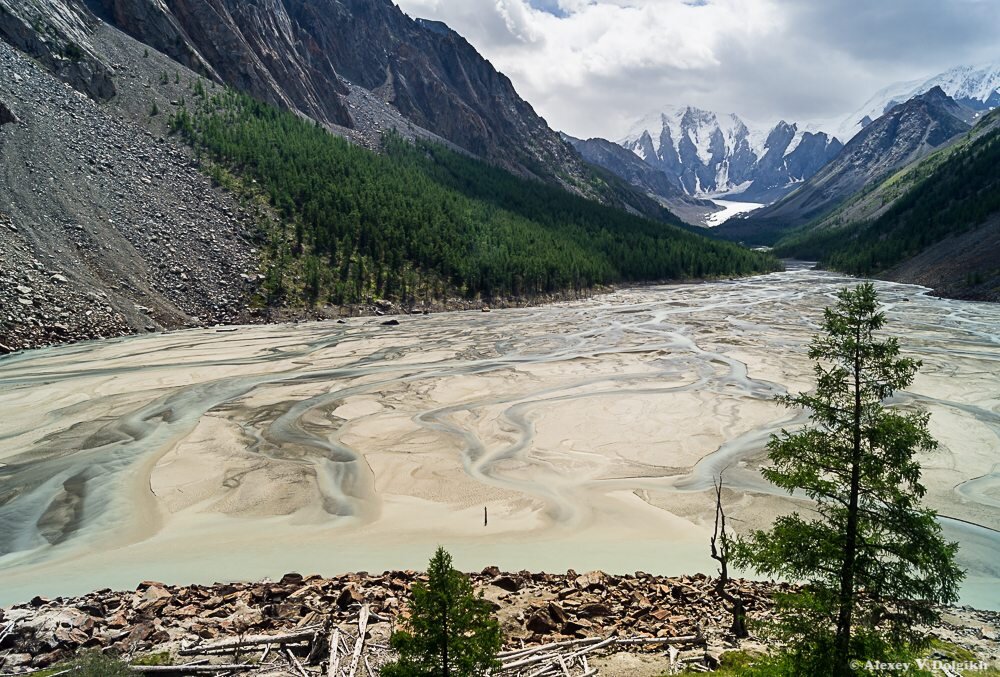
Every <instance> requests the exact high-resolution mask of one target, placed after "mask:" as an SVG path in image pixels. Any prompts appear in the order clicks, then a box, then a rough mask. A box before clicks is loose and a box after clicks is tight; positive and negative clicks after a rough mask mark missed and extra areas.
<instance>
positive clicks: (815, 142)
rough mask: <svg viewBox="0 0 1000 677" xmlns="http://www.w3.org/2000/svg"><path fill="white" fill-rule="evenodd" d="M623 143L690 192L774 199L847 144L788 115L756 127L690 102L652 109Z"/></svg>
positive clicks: (809, 175) (802, 179) (621, 142)
mask: <svg viewBox="0 0 1000 677" xmlns="http://www.w3.org/2000/svg"><path fill="white" fill-rule="evenodd" d="M619 143H620V145H621V146H623V147H624V148H626V149H628V150H630V151H632V152H633V153H634V154H635V155H637V156H638V157H639V158H640V159H642V160H643V161H645V162H646V163H647V164H649V165H650V166H652V167H654V168H655V169H659V170H660V171H662V172H664V173H665V174H666V175H667V177H668V178H670V180H671V182H672V183H673V184H674V185H675V186H677V187H678V188H680V189H681V190H683V191H684V192H685V193H686V194H687V195H692V196H703V195H709V194H719V193H729V194H733V195H734V197H735V195H737V194H738V195H739V198H738V199H740V200H743V201H748V202H773V201H774V200H775V199H777V198H778V197H780V196H782V195H784V194H786V193H788V192H789V191H790V190H792V189H793V188H794V187H795V186H796V185H797V184H799V183H801V182H802V181H804V180H806V179H808V178H810V177H811V176H812V175H813V174H815V173H816V172H817V171H818V170H819V169H820V168H821V167H823V166H824V165H825V164H826V163H827V162H829V161H830V160H831V159H833V157H835V156H836V155H837V153H838V152H839V151H840V149H841V148H842V146H843V144H841V142H840V141H839V140H837V139H835V138H831V137H830V136H829V135H827V134H826V133H824V132H815V133H814V132H809V131H806V130H803V129H800V128H799V127H798V126H797V125H795V124H789V123H786V122H784V121H781V122H779V123H778V124H777V125H775V126H774V127H773V128H771V129H760V128H755V127H753V128H752V127H750V126H748V125H747V124H746V123H745V122H744V121H743V120H741V119H740V118H739V117H737V116H736V115H732V114H729V115H722V114H718V113H714V112H711V111H705V110H700V109H698V108H694V107H691V106H677V107H668V108H666V109H665V110H663V111H657V112H655V113H652V114H650V115H647V116H646V117H645V118H643V119H642V120H640V121H639V122H638V123H636V124H635V125H634V126H633V128H632V130H631V131H630V132H629V133H628V134H627V135H626V136H625V138H624V139H622V140H621V141H620V142H619Z"/></svg>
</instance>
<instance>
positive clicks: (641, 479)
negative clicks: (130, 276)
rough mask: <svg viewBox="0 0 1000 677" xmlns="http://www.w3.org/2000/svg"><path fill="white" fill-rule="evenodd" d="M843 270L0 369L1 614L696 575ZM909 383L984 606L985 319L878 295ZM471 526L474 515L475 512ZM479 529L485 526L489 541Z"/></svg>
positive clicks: (741, 514) (941, 501)
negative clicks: (191, 595) (266, 588)
mask: <svg viewBox="0 0 1000 677" xmlns="http://www.w3.org/2000/svg"><path fill="white" fill-rule="evenodd" d="M853 283H854V281H853V280H852V279H850V278H844V277H839V276H836V275H832V274H829V273H822V272H814V271H809V270H804V269H792V270H790V271H789V272H785V273H777V274H773V275H768V276H762V277H755V278H750V279H745V280H736V281H725V282H714V283H706V284H699V285H684V286H667V287H650V288H642V289H634V290H622V291H618V292H614V293H612V294H608V295H605V296H601V297H600V298H597V299H591V300H587V301H579V302H571V303H561V304H554V305H550V306H545V307H541V308H530V309H513V310H505V311H499V312H493V313H481V312H478V311H476V312H473V313H444V314H439V315H431V316H417V317H412V316H411V317H405V318H400V319H399V322H400V324H399V325H398V326H392V327H387V326H382V322H383V321H384V318H374V319H373V318H357V319H352V320H348V321H347V323H346V324H343V325H341V324H336V323H329V322H323V323H310V324H300V325H268V326H256V327H241V328H231V329H228V330H214V329H203V330H191V331H184V332H177V333H171V334H164V335H155V336H146V337H136V338H125V339H115V340H109V341H104V342H100V343H89V344H78V345H73V346H64V347H58V348H50V349H44V350H39V351H34V352H31V353H25V354H21V355H15V356H8V357H7V358H4V359H3V360H2V361H0V409H2V410H3V411H4V412H5V415H4V417H3V418H2V420H0V464H2V466H0V472H2V473H3V488H4V493H5V501H4V502H3V503H2V505H0V553H3V554H2V556H0V579H2V581H3V585H2V586H0V603H9V602H13V601H18V600H25V599H29V598H31V597H33V596H34V595H37V594H43V595H56V594H79V593H82V592H84V591H87V590H90V589H95V588H100V587H129V586H134V585H135V584H136V583H137V582H139V581H142V580H145V579H150V578H152V579H159V580H163V581H165V582H168V583H169V582H182V581H203V582H208V581H212V580H231V579H246V580H250V579H255V578H259V577H262V576H277V575H280V574H281V573H282V572H283V571H288V570H292V569H298V570H303V569H305V570H309V571H331V570H333V571H350V570H382V569H385V568H408V567H409V568H416V567H419V566H422V565H423V563H424V562H425V561H426V558H427V557H428V555H429V553H430V552H432V551H433V549H434V547H436V546H437V545H439V544H440V545H444V546H446V547H447V548H448V549H449V550H450V551H451V552H452V553H453V554H454V555H455V557H456V563H457V564H458V565H459V566H460V567H462V568H464V569H475V568H480V567H483V566H486V565H493V564H496V565H499V566H501V567H504V568H509V569H521V568H528V569H544V570H550V571H551V570H565V569H567V568H571V567H572V568H576V569H603V570H606V571H619V572H620V571H634V570H636V569H642V570H645V571H651V572H655V573H661V574H676V573H680V572H685V571H697V570H702V571H710V570H712V562H711V560H709V558H708V554H707V551H706V549H707V537H708V530H709V529H710V520H711V517H712V514H713V513H712V511H713V506H714V503H713V498H712V496H711V486H712V479H713V478H714V477H716V476H717V475H718V473H719V472H721V471H723V470H725V482H726V486H727V490H726V492H725V501H726V504H727V512H728V513H729V514H730V515H732V516H733V522H734V524H735V525H736V527H737V528H738V529H740V530H744V529H749V528H753V527H758V526H763V525H764V524H766V523H768V522H770V520H771V519H772V518H773V517H774V516H775V515H777V514H780V513H782V512H784V511H787V510H790V509H793V508H794V507H800V508H801V507H802V504H801V503H798V502H793V501H791V500H789V499H788V498H786V497H784V496H783V495H779V493H778V492H776V491H775V489H774V488H773V487H771V486H769V485H767V484H766V483H764V482H763V480H762V479H761V477H760V475H759V473H758V471H757V470H758V467H759V465H760V464H761V462H762V461H763V458H764V455H763V448H764V444H765V443H766V441H767V439H768V436H769V435H770V434H771V433H772V432H775V431H777V430H779V429H781V428H782V427H788V426H795V425H797V424H799V423H801V422H803V421H804V418H803V416H802V414H800V413H798V412H795V411H787V410H784V409H781V408H780V407H778V406H777V405H775V404H774V402H773V401H772V400H773V397H774V396H775V395H777V394H780V393H784V392H787V391H789V390H790V391H796V390H801V389H806V388H810V387H812V380H811V373H810V363H809V361H808V359H807V357H806V346H807V343H808V341H809V339H810V337H811V335H812V333H813V332H814V331H815V330H816V329H817V326H818V325H817V323H818V321H819V318H820V313H821V311H822V308H823V307H824V306H826V305H829V304H831V303H832V302H833V296H832V295H833V293H834V292H835V291H836V290H837V289H838V288H841V287H843V286H845V285H848V284H853ZM879 287H880V289H881V292H882V298H883V300H884V302H885V303H886V310H887V312H888V316H889V327H890V329H891V331H893V332H894V333H897V334H898V335H899V336H900V337H901V341H902V343H903V347H904V350H905V351H906V352H907V353H908V354H912V355H915V356H918V357H920V358H921V359H923V361H924V367H923V370H922V371H921V373H920V374H919V376H918V378H917V381H916V383H915V384H914V386H913V388H911V389H910V390H909V391H907V392H904V393H899V394H898V396H897V398H896V401H897V403H898V404H900V405H903V406H917V407H921V408H924V409H926V410H928V411H930V413H931V431H932V433H933V434H934V436H935V437H936V438H937V439H938V440H939V441H940V442H941V447H940V449H939V450H938V451H937V452H936V453H934V454H932V455H928V456H927V457H926V458H922V459H921V461H922V462H923V464H924V468H925V476H924V479H925V482H926V484H927V487H928V495H927V502H928V503H929V504H930V505H931V506H932V507H934V508H936V509H937V510H938V511H939V512H940V513H941V514H942V515H944V516H946V517H944V518H943V522H944V526H945V530H946V535H947V536H948V537H950V538H953V539H957V540H958V541H959V542H960V543H961V546H962V547H961V550H960V563H961V564H962V566H964V567H965V568H967V569H968V570H969V577H968V579H967V581H966V582H965V587H964V589H963V599H965V600H967V601H971V602H974V603H975V604H976V605H977V606H983V607H986V608H1000V598H998V597H997V591H998V590H1000V586H998V585H997V582H998V581H1000V569H998V563H997V561H996V558H995V553H996V552H997V549H998V547H1000V511H998V507H1000V499H998V490H1000V475H998V467H997V465H996V454H997V450H998V448H1000V442H998V440H1000V418H998V415H997V411H998V409H1000V400H998V399H997V398H998V395H997V394H998V393H1000V380H998V379H1000V376H998V371H997V369H996V368H995V367H996V364H997V362H998V360H1000V347H998V343H997V340H998V328H1000V308H998V307H997V306H994V305H989V304H974V303H964V302H953V301H946V300H942V299H937V298H933V297H930V296H927V295H926V290H925V289H921V288H917V287H912V286H906V285H897V284H891V283H879ZM484 512H485V513H486V515H484ZM484 516H485V517H487V518H488V520H487V523H486V524H485V525H484Z"/></svg>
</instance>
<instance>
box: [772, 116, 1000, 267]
mask: <svg viewBox="0 0 1000 677" xmlns="http://www.w3.org/2000/svg"><path fill="white" fill-rule="evenodd" d="M901 180H902V178H896V179H895V181H897V182H899V181H901ZM905 180H906V183H907V184H908V187H907V188H906V189H905V191H904V192H903V194H902V195H901V196H900V197H899V198H898V199H897V200H896V201H895V202H894V203H893V204H892V206H890V207H889V208H888V209H887V210H886V211H885V212H884V213H883V214H881V215H880V216H879V217H878V218H876V219H874V220H872V221H870V222H864V223H850V224H847V225H845V226H844V227H841V228H827V229H822V230H810V229H809V228H808V227H807V228H805V229H803V230H801V231H797V232H796V233H794V234H791V235H789V236H788V237H786V238H785V239H783V240H782V241H781V242H779V243H778V244H777V246H776V247H775V252H776V253H777V254H778V255H780V256H797V257H801V258H810V259H817V260H819V261H820V262H821V263H822V264H823V265H825V266H827V267H830V268H833V269H836V270H842V271H844V272H848V273H852V274H856V275H871V274H874V273H878V272H880V271H883V270H887V269H889V268H891V267H892V266H894V265H896V264H898V263H900V262H902V261H905V260H906V259H909V258H911V257H913V256H916V255H917V254H919V253H920V252H922V251H923V250H924V249H926V248H928V247H929V246H931V245H933V244H935V243H937V242H940V241H941V240H943V239H945V238H947V237H949V236H952V235H958V234H961V233H964V232H967V231H969V230H971V229H974V228H976V227H978V226H980V225H981V224H982V223H983V222H984V221H986V219H987V218H989V217H990V216H991V215H993V214H995V213H997V212H998V211H1000V131H993V132H990V133H986V134H983V135H982V136H980V137H979V138H977V139H975V140H971V141H969V142H967V143H964V145H963V146H962V147H961V148H959V149H957V150H955V151H951V150H949V151H948V152H942V153H940V154H936V155H934V156H931V157H930V158H928V159H927V160H925V161H924V162H922V163H921V164H920V165H918V166H917V167H915V168H914V169H912V170H911V171H909V172H907V174H906V176H905Z"/></svg>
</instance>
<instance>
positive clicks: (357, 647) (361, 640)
mask: <svg viewBox="0 0 1000 677" xmlns="http://www.w3.org/2000/svg"><path fill="white" fill-rule="evenodd" d="M367 628H368V605H367V604H366V605H364V606H363V607H361V614H360V615H359V616H358V640H357V641H356V642H355V643H354V656H352V657H351V668H350V670H348V672H347V677H354V673H355V672H357V670H358V663H359V662H360V661H361V652H362V651H363V650H364V648H365V631H366V630H367Z"/></svg>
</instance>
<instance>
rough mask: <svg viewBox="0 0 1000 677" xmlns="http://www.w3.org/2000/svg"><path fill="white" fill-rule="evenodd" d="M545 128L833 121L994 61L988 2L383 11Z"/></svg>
mask: <svg viewBox="0 0 1000 677" xmlns="http://www.w3.org/2000/svg"><path fill="white" fill-rule="evenodd" d="M397 2H398V4H399V5H400V7H401V8H402V9H403V10H404V11H405V12H406V13H407V14H409V15H410V16H412V17H424V18H429V19H437V20H439V21H444V22H445V23H447V24H448V25H450V26H451V27H452V28H454V29H455V30H457V31H458V32H459V33H461V34H462V35H464V36H465V37H466V38H467V39H468V40H469V41H470V42H471V43H472V44H473V45H475V46H476V48H477V49H479V51H480V52H481V53H482V54H483V55H484V56H486V58H488V59H489V60H490V61H492V62H493V64H494V65H495V66H496V67H497V68H498V69H499V70H501V71H502V72H504V73H505V74H507V75H508V76H509V77H510V79H511V80H512V81H513V82H514V85H515V87H517V90H518V92H519V93H520V94H521V96H523V97H524V98H525V99H527V100H528V101H529V102H530V103H531V104H532V105H533V106H534V107H535V109H536V110H537V111H538V112H539V113H540V114H541V115H542V116H543V117H545V118H546V119H547V120H548V122H549V124H550V125H551V126H552V127H554V128H556V129H560V130H563V131H566V132H568V133H570V134H574V135H576V136H583V137H588V136H604V137H608V138H612V139H617V138H618V137H619V136H621V135H622V134H624V132H625V131H626V130H627V128H628V127H629V126H630V124H631V123H632V122H634V121H635V120H636V119H638V118H640V117H641V116H642V115H644V114H645V113H647V112H649V111H651V110H655V109H658V108H659V107H660V106H662V105H663V104H691V105H695V106H700V107H702V108H707V109H711V110H717V111H720V112H734V113H737V114H739V115H740V116H742V117H744V118H745V119H747V120H750V121H756V122H761V123H770V122H774V121H776V120H778V119H780V118H784V119H786V120H788V121H793V122H795V121H806V122H815V121H819V120H825V119H830V120H837V121H839V120H840V119H842V118H843V117H844V116H846V115H848V114H850V113H851V112H853V111H854V110H856V109H857V108H858V107H859V106H860V105H861V104H863V103H864V102H865V101H866V100H867V99H868V98H869V97H870V96H871V95H872V94H874V93H875V92H876V91H877V90H879V89H881V88H882V87H884V86H885V85H888V84H890V83H892V82H895V81H899V80H911V79H917V78H923V77H926V76H930V75H934V74H936V73H938V72H941V71H943V70H946V69H947V68H949V67H951V66H955V65H959V64H976V63H982V62H989V61H993V60H997V59H1000V0H397Z"/></svg>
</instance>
